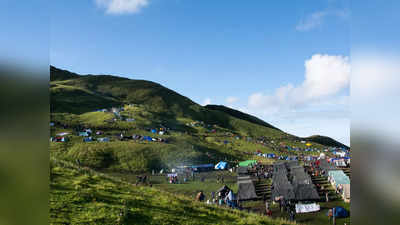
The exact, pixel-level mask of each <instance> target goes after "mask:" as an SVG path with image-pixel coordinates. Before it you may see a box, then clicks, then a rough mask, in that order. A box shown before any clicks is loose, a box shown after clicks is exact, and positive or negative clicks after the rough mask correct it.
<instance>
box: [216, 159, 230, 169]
mask: <svg viewBox="0 0 400 225" xmlns="http://www.w3.org/2000/svg"><path fill="white" fill-rule="evenodd" d="M227 166H228V163H227V162H223V161H221V162H219V163H218V164H217V165H215V167H214V169H216V170H224V169H226V168H227Z"/></svg>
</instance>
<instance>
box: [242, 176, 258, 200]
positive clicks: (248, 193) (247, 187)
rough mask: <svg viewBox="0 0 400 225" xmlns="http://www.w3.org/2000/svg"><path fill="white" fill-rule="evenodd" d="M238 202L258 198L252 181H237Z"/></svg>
mask: <svg viewBox="0 0 400 225" xmlns="http://www.w3.org/2000/svg"><path fill="white" fill-rule="evenodd" d="M237 183H238V195H237V197H238V200H239V201H243V200H252V199H256V198H258V196H257V194H256V189H255V187H254V184H253V181H252V180H250V179H248V180H247V179H246V180H238V182H237Z"/></svg>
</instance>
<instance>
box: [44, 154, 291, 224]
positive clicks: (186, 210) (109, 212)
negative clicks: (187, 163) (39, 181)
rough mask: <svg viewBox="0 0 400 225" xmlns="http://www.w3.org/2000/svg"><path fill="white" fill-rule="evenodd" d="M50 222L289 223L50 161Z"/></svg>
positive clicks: (68, 164)
mask: <svg viewBox="0 0 400 225" xmlns="http://www.w3.org/2000/svg"><path fill="white" fill-rule="evenodd" d="M50 224H174V225H175V224H276V225H279V224H282V225H283V224H291V223H289V222H287V221H285V220H282V219H270V218H267V217H263V216H259V215H255V214H248V213H244V212H240V211H237V210H231V209H227V208H223V207H216V206H210V205H206V204H205V203H199V202H194V201H192V200H191V199H189V198H186V197H184V196H181V195H177V194H171V193H168V192H165V191H162V190H159V189H157V188H150V187H140V186H134V185H132V184H131V183H128V182H125V181H122V180H120V179H117V178H114V177H109V176H106V175H104V174H101V173H97V172H94V171H91V170H88V169H85V170H83V169H78V168H77V167H75V166H74V165H72V164H70V163H67V162H63V161H59V160H55V159H52V160H51V163H50Z"/></svg>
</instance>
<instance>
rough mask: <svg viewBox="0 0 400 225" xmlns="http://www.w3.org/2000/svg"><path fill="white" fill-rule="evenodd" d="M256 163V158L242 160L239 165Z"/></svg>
mask: <svg viewBox="0 0 400 225" xmlns="http://www.w3.org/2000/svg"><path fill="white" fill-rule="evenodd" d="M256 163H257V161H256V160H246V161H243V162H240V163H239V166H251V165H253V164H256Z"/></svg>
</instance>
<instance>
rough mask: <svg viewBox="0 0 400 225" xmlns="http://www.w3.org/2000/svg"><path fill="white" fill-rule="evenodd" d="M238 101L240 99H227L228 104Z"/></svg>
mask: <svg viewBox="0 0 400 225" xmlns="http://www.w3.org/2000/svg"><path fill="white" fill-rule="evenodd" d="M237 101H239V99H238V98H236V97H228V98H226V103H228V104H233V103H235V102H237Z"/></svg>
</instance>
